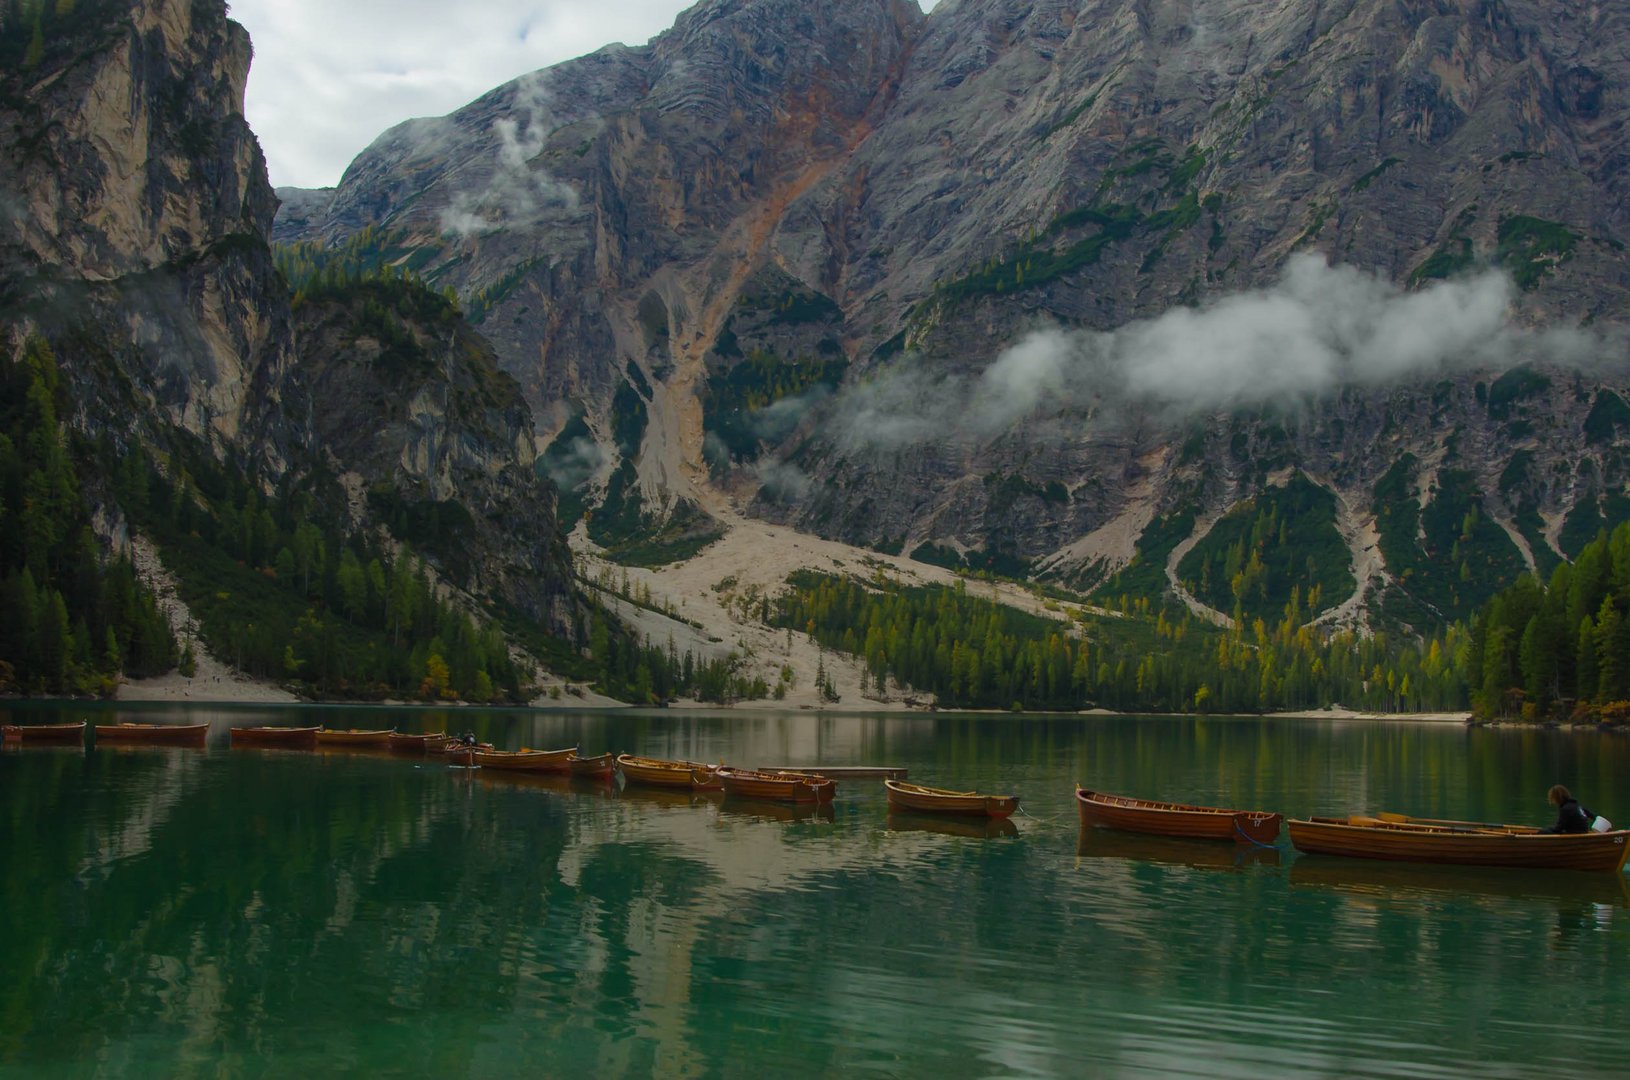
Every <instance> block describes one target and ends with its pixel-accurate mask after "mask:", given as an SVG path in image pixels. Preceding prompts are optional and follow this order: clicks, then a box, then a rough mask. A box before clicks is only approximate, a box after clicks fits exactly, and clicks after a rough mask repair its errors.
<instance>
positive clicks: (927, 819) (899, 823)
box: [888, 810, 1019, 840]
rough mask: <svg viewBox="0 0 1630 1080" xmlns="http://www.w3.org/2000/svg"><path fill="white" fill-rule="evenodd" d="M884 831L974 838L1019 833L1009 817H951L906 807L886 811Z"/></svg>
mask: <svg viewBox="0 0 1630 1080" xmlns="http://www.w3.org/2000/svg"><path fill="white" fill-rule="evenodd" d="M888 830H889V832H932V833H942V834H944V835H946V836H966V837H969V838H970V839H974V840H984V839H993V838H995V837H998V836H1018V835H1019V827H1018V826H1017V825H1015V824H1014V823H1013V819H1012V818H1006V817H1001V818H987V817H951V816H947V815H941V814H914V813H912V812H910V811H909V810H891V811H889V816H888Z"/></svg>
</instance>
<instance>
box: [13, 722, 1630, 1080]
mask: <svg viewBox="0 0 1630 1080" xmlns="http://www.w3.org/2000/svg"><path fill="white" fill-rule="evenodd" d="M81 718H88V719H90V720H91V721H92V723H114V722H117V721H118V720H127V719H128V720H140V721H148V722H164V723H185V722H191V723H197V722H200V721H202V720H208V721H210V722H211V724H212V725H213V726H212V728H211V730H210V734H209V739H208V745H207V747H205V748H203V749H185V748H124V747H117V748H116V747H112V746H95V745H90V746H88V747H72V748H50V747H39V748H33V747H28V746H23V747H15V746H13V747H8V748H7V749H6V750H5V752H4V753H0V819H3V822H4V826H3V827H4V837H3V840H0V898H3V911H4V922H3V924H0V1077H6V1078H10V1077H31V1078H32V1077H80V1076H98V1077H100V1076H110V1077H126V1076H130V1077H203V1076H208V1077H263V1076H265V1077H274V1076H275V1077H281V1076H289V1077H307V1076H437V1077H506V1076H517V1075H532V1076H552V1077H624V1076H629V1077H649V1076H662V1077H798V1078H807V1077H813V1076H878V1077H934V1078H936V1080H951V1078H958V1077H1012V1076H1049V1077H1052V1076H1057V1077H1078V1076H1105V1077H1164V1076H1196V1077H1251V1078H1262V1077H1278V1076H1297V1077H1302V1076H1376V1077H1383V1076H1384V1077H1456V1076H1481V1077H1518V1076H1546V1077H1549V1076H1568V1077H1571V1078H1582V1077H1607V1076H1615V1077H1617V1076H1624V1075H1626V1073H1627V1072H1630V1032H1627V1030H1626V1027H1625V1017H1626V1016H1627V1015H1630V977H1627V973H1630V891H1627V889H1626V881H1625V879H1624V877H1623V875H1620V874H1607V875H1592V874H1578V873H1567V872H1549V873H1540V872H1524V871H1507V870H1477V869H1460V870H1457V869H1440V868H1434V867H1430V866H1416V865H1408V864H1392V863H1383V862H1365V861H1361V860H1344V859H1337V858H1330V857H1318V856H1305V855H1298V854H1296V853H1295V852H1294V851H1293V849H1292V848H1291V847H1290V843H1289V839H1288V837H1287V836H1285V835H1284V834H1281V837H1280V840H1279V844H1278V846H1277V848H1273V849H1266V848H1261V847H1251V846H1249V845H1245V846H1241V847H1237V848H1236V847H1235V846H1233V845H1228V844H1223V845H1213V844H1206V843H1200V842H1179V841H1171V840H1159V839H1156V838H1143V837H1137V836H1132V835H1128V834H1116V833H1109V832H1104V831H1101V830H1090V831H1089V832H1087V833H1085V834H1084V833H1083V831H1082V830H1081V829H1080V827H1079V825H1078V824H1077V819H1076V814H1075V809H1074V789H1075V786H1076V784H1077V783H1079V784H1082V785H1084V786H1087V787H1092V788H1095V789H1097V790H1102V791H1108V792H1112V793H1117V794H1127V795H1136V796H1140V797H1145V798H1159V799H1170V800H1176V801H1183V802H1195V803H1202V804H1208V805H1223V806H1234V807H1240V808H1247V809H1263V810H1269V811H1279V812H1282V813H1284V814H1285V815H1286V816H1287V817H1290V816H1296V817H1304V816H1308V815H1313V814H1338V815H1345V814H1347V813H1350V812H1359V811H1374V810H1379V809H1388V810H1397V811H1403V812H1407V813H1413V814H1419V815H1424V816H1432V817H1452V818H1465V819H1476V820H1501V821H1520V822H1530V823H1547V824H1548V823H1549V822H1550V820H1551V818H1552V813H1551V808H1550V807H1548V806H1547V805H1546V802H1545V792H1546V789H1547V788H1548V787H1549V786H1550V785H1551V784H1552V783H1556V782H1561V783H1565V784H1567V785H1568V786H1570V787H1571V788H1573V790H1574V791H1575V792H1577V793H1578V794H1579V795H1580V798H1581V799H1582V801H1583V802H1584V803H1585V804H1586V805H1587V806H1590V807H1591V808H1593V809H1595V810H1598V811H1600V812H1601V813H1603V814H1605V815H1607V816H1609V817H1611V818H1614V819H1623V820H1626V821H1630V784H1627V783H1626V778H1630V738H1626V737H1624V736H1622V735H1617V734H1612V733H1599V732H1594V731H1584V732H1581V731H1556V730H1535V729H1513V728H1497V729H1468V728H1466V727H1464V726H1462V725H1459V724H1432V723H1412V722H1376V721H1341V720H1335V719H1311V720H1294V719H1278V718H1268V719H1264V718H1193V717H1170V718H1164V717H1147V716H1143V717H1125V716H1046V717H1042V716H1023V715H1015V716H970V715H958V714H932V715H928V714H923V715H909V716H901V715H897V714H896V715H873V716H867V715H863V714H828V713H813V712H803V713H777V714H771V713H759V712H748V711H738V712H722V713H700V712H690V711H652V712H633V711H627V712H624V711H617V712H603V713H592V714H589V713H569V712H540V711H532V710H513V711H509V710H470V709H458V710H445V711H435V710H425V709H390V708H379V707H372V708H346V707H294V706H290V707H282V706H279V707H275V708H268V707H247V706H245V707H221V706H185V707H184V706H170V705H164V706H125V705H91V706H87V705H84V704H67V705H64V704H39V705H20V704H15V703H13V704H12V705H11V706H10V707H7V708H4V709H0V720H3V721H4V722H11V723H18V722H21V723H44V722H53V721H58V720H63V721H66V720H78V719H81ZM250 724H283V725H295V724H323V725H325V726H328V727H331V728H383V727H396V728H399V729H401V730H403V731H435V730H441V729H447V730H450V731H453V732H455V733H457V732H463V731H466V730H468V731H473V732H474V733H476V734H477V735H478V736H481V737H482V738H484V739H487V740H490V741H492V742H494V743H495V744H497V746H498V747H499V748H501V749H518V748H521V747H534V748H548V749H553V748H558V747H564V746H571V745H574V744H575V745H578V746H580V747H581V748H582V752H583V753H585V754H591V753H599V752H601V751H603V750H613V751H618V752H628V753H634V754H641V755H646V756H653V757H672V758H690V759H695V760H702V761H710V762H711V761H725V762H729V763H732V764H736V765H741V766H745V767H748V768H755V767H767V766H797V765H815V764H821V765H858V764H868V765H890V766H901V767H904V768H906V769H908V770H909V779H910V780H912V781H913V782H916V783H920V784H928V785H932V786H936V787H948V788H956V789H960V790H967V789H978V790H982V791H987V792H992V793H1013V794H1017V795H1019V796H1020V797H1021V800H1022V803H1021V805H1022V812H1021V814H1020V815H1019V816H1017V817H1015V818H1014V819H1013V820H1012V822H1011V824H1008V825H992V826H989V827H987V825H986V824H985V822H984V821H983V820H980V821H977V822H975V821H968V820H960V821H959V820H955V819H937V818H933V817H922V816H902V815H897V814H891V813H890V812H889V810H888V807H887V804H886V802H885V799H884V792H883V787H882V784H881V782H880V781H877V780H849V781H840V783H839V787H838V794H837V799H836V801H835V803H834V804H833V805H832V806H831V808H830V809H829V810H828V809H822V810H819V811H817V810H813V809H794V808H792V807H782V806H778V805H774V804H762V803H745V802H735V801H731V800H726V799H723V798H721V797H719V796H717V795H712V796H708V795H700V794H698V795H690V794H686V793H678V794H668V793H664V792H661V791H656V790H650V789H640V788H635V787H625V786H622V785H621V784H620V783H619V784H615V785H605V784H595V783H589V782H585V781H580V780H572V779H569V778H566V777H560V778H530V779H529V778H527V777H525V776H517V775H515V774H502V773H498V772H494V771H492V770H480V769H453V768H449V767H447V766H446V765H445V764H444V763H442V762H440V761H439V760H430V759H426V758H423V757H417V758H412V757H404V756H401V755H392V754H390V753H388V752H371V753H370V752H356V751H352V752H343V751H339V752H327V751H320V752H300V751H279V750H247V749H231V748H229V734H228V729H229V728H230V727H232V726H238V725H250Z"/></svg>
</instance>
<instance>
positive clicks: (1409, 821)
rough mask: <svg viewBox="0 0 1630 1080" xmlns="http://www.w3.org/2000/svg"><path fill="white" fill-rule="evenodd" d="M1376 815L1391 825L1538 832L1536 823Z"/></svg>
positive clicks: (1390, 814) (1389, 814)
mask: <svg viewBox="0 0 1630 1080" xmlns="http://www.w3.org/2000/svg"><path fill="white" fill-rule="evenodd" d="M1376 817H1378V818H1380V819H1381V820H1382V821H1384V822H1386V823H1387V824H1389V825H1430V826H1432V827H1434V828H1439V829H1482V830H1484V831H1489V830H1492V831H1495V832H1509V833H1537V832H1539V827H1538V826H1536V825H1505V824H1501V823H1500V822H1497V821H1454V820H1451V819H1449V818H1419V817H1411V816H1410V815H1408V814H1394V813H1389V812H1388V811H1385V810H1383V811H1381V812H1380V813H1379V814H1377V815H1376Z"/></svg>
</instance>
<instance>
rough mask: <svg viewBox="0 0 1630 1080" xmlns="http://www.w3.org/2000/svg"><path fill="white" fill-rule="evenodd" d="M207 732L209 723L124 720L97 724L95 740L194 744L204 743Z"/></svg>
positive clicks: (200, 744)
mask: <svg viewBox="0 0 1630 1080" xmlns="http://www.w3.org/2000/svg"><path fill="white" fill-rule="evenodd" d="M208 734H209V724H208V723H207V722H206V723H203V724H136V723H131V722H130V721H128V720H127V721H125V722H123V723H119V724H97V725H96V741H97V742H99V743H104V742H140V743H171V744H177V743H186V744H189V745H194V746H202V745H204V736H206V735H208Z"/></svg>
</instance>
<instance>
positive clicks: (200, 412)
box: [0, 0, 298, 467]
mask: <svg viewBox="0 0 1630 1080" xmlns="http://www.w3.org/2000/svg"><path fill="white" fill-rule="evenodd" d="M52 31H53V32H52V34H51V35H50V36H49V38H48V40H47V45H46V48H45V49H44V51H43V53H42V54H41V56H40V57H39V58H38V59H37V61H36V62H35V63H34V64H32V65H26V66H25V65H22V64H19V65H18V67H15V68H13V69H12V70H10V71H9V72H7V73H6V75H5V76H4V96H3V98H0V145H3V151H0V192H3V193H4V199H5V204H4V206H3V211H4V212H3V214H0V303H3V304H4V305H5V309H6V313H7V315H8V320H7V321H8V322H10V323H11V325H12V327H13V328H14V329H16V330H22V329H25V328H37V329H41V330H44V331H45V332H47V333H48V334H49V335H50V336H52V337H53V338H56V339H59V340H61V339H65V338H69V337H77V338H79V339H81V340H82V341H83V342H84V343H85V344H84V348H82V349H81V350H79V352H80V353H81V356H80V357H79V359H78V360H72V359H70V364H69V368H70V375H71V377H72V378H74V379H75V380H76V381H77V382H78V383H79V385H80V387H81V394H80V401H81V403H82V407H83V408H85V409H86V410H87V412H89V413H99V414H100V415H99V416H98V417H97V424H98V425H104V424H111V425H113V426H114V427H115V428H119V429H122V428H124V427H125V426H127V425H128V424H129V423H130V422H131V421H132V420H133V419H134V415H133V413H132V410H131V409H130V406H131V405H133V404H134V405H137V406H139V408H138V410H137V412H139V413H142V414H147V415H151V416H153V417H155V418H162V420H163V421H164V422H167V423H170V424H173V425H175V426H177V427H180V428H181V429H183V430H185V431H188V432H190V433H191V434H194V435H197V436H199V437H202V438H204V439H206V440H208V441H211V442H215V443H218V444H220V445H236V446H243V445H245V444H246V443H247V442H248V441H249V440H251V439H265V440H266V441H267V442H268V443H269V444H270V445H271V448H272V449H273V455H272V457H273V462H274V467H277V464H278V462H280V461H281V459H282V458H283V457H284V455H285V454H286V452H287V448H288V441H289V439H290V438H298V433H296V432H277V433H275V434H274V433H273V432H271V431H270V430H269V428H270V427H272V426H276V423H275V422H274V420H273V419H272V417H271V413H272V412H273V411H275V410H276V408H277V404H278V402H279V401H280V399H281V396H282V394H283V391H284V388H285V386H286V384H287V382H288V380H289V378H290V366H291V361H292V356H293V353H292V350H291V343H290V337H289V325H288V315H287V300H286V298H285V297H283V296H282V295H281V287H280V286H279V285H278V283H277V278H276V274H275V273H274V272H273V270H272V265H271V257H270V252H269V250H268V248H267V245H266V240H265V236H266V233H267V231H268V229H269V228H270V226H271V222H272V216H273V214H274V212H275V210H276V207H277V203H276V200H275V199H274V198H273V196H272V193H271V190H270V188H269V186H268V185H267V183H266V180H265V166H264V163H263V161H262V159H261V156H260V148H259V145H258V144H257V143H256V141H255V138H254V135H253V134H252V133H251V132H250V130H249V127H248V125H247V124H246V123H245V122H244V119H243V109H242V101H243V89H244V83H245V81H246V79H247V78H248V73H249V56H250V45H249V38H248V35H247V34H246V33H245V32H244V31H243V28H242V27H240V26H238V25H237V24H236V23H233V22H230V21H229V20H227V19H226V17H225V14H224V8H223V7H222V6H220V5H215V6H213V7H212V6H211V5H209V4H194V3H190V2H185V0H151V2H143V3H135V4H130V3H123V4H115V3H94V2H93V3H87V4H83V5H80V7H79V9H78V10H77V11H76V12H75V14H74V15H73V16H71V17H70V18H69V21H68V22H66V23H60V22H59V23H53V24H52ZM280 302H281V303H280ZM59 351H60V350H59ZM70 351H71V350H70ZM87 351H88V352H90V353H94V354H96V359H95V360H93V359H91V358H90V357H89V356H86V355H84V354H85V353H86V352H87ZM65 358H68V357H65Z"/></svg>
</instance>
